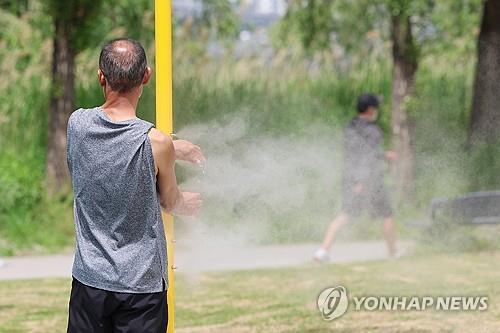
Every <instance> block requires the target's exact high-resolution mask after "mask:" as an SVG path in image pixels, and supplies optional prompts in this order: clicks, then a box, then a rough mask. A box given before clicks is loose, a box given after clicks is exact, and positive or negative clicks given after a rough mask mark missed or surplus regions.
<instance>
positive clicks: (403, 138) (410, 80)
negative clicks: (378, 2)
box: [389, 0, 418, 200]
mask: <svg viewBox="0 0 500 333" xmlns="http://www.w3.org/2000/svg"><path fill="white" fill-rule="evenodd" d="M389 11H390V15H391V18H390V20H391V28H390V29H391V40H392V61H393V69H392V113H391V127H392V135H393V142H394V145H395V150H396V154H397V163H395V168H394V179H396V180H397V182H396V190H397V191H398V193H399V194H400V195H401V196H402V197H403V198H404V199H407V200H409V199H411V197H412V194H413V183H414V182H413V180H414V179H413V178H414V175H413V150H412V140H413V134H412V124H411V119H410V118H409V117H408V113H407V112H406V111H407V110H406V105H405V104H406V101H407V100H408V98H409V97H410V96H411V95H412V93H413V90H414V86H415V83H414V82H415V73H416V71H417V65H418V50H417V47H416V45H415V41H414V37H413V31H412V24H411V20H410V19H411V13H410V7H409V4H408V2H407V1H404V0H403V1H399V0H393V1H390V2H389Z"/></svg>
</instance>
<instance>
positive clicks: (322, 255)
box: [313, 248, 330, 262]
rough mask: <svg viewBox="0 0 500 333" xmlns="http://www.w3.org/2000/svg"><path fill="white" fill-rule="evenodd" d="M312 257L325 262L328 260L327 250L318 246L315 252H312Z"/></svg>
mask: <svg viewBox="0 0 500 333" xmlns="http://www.w3.org/2000/svg"><path fill="white" fill-rule="evenodd" d="M313 259H314V260H315V261H318V262H326V261H328V260H330V258H329V257H328V252H326V250H325V249H323V248H320V249H318V250H317V251H316V252H314V255H313Z"/></svg>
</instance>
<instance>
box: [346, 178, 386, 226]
mask: <svg viewBox="0 0 500 333" xmlns="http://www.w3.org/2000/svg"><path fill="white" fill-rule="evenodd" d="M342 211H343V212H344V213H346V214H348V215H350V216H359V215H360V214H361V213H362V212H365V211H366V212H368V213H369V214H370V216H371V217H373V218H387V217H391V216H392V215H393V212H392V205H391V201H390V198H389V194H388V192H387V190H386V187H385V186H384V185H383V184H372V185H368V186H364V189H363V191H362V192H361V193H355V192H354V185H352V186H344V187H343V190H342Z"/></svg>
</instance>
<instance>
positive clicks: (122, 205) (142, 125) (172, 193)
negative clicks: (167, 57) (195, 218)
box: [67, 39, 204, 333]
mask: <svg viewBox="0 0 500 333" xmlns="http://www.w3.org/2000/svg"><path fill="white" fill-rule="evenodd" d="M151 75H152V70H151V68H150V67H148V66H147V61H146V54H145V52H144V49H143V47H142V46H141V45H140V44H139V43H138V42H136V41H133V40H129V39H117V40H113V41H111V42H109V43H108V44H106V45H105V46H104V47H103V49H102V51H101V55H100V59H99V71H98V78H99V83H100V85H101V87H102V89H103V93H104V97H105V100H106V101H105V103H104V104H103V105H102V106H99V107H95V108H92V109H79V110H77V111H75V112H73V113H72V114H71V116H70V118H69V121H68V129H67V162H68V168H69V171H70V174H71V178H72V185H73V191H74V223H75V229H76V253H75V260H74V264H73V272H72V273H73V282H72V289H71V297H70V302H69V320H68V332H86V333H88V332H142V333H143V332H151V333H159V332H165V331H166V328H167V322H168V318H167V302H166V292H165V291H166V288H167V287H168V279H167V265H168V263H167V255H166V251H167V249H166V240H165V234H164V230H163V223H162V218H161V211H162V209H164V210H165V211H167V212H170V213H174V214H180V215H194V214H195V213H196V211H197V210H198V208H199V207H200V205H201V198H200V194H199V193H190V192H181V191H180V190H179V188H178V187H177V181H176V177H175V170H174V164H175V160H176V159H183V160H187V161H189V162H193V163H202V162H203V159H204V157H203V155H202V153H201V150H200V149H199V147H197V146H195V145H193V144H191V143H189V142H187V141H183V140H176V141H175V142H173V141H172V140H171V138H170V137H169V136H168V135H166V134H164V133H162V132H160V131H159V130H157V129H156V128H155V127H154V124H152V123H150V122H147V121H145V120H142V119H140V118H137V116H136V107H137V103H138V101H139V98H140V96H141V93H142V89H143V86H144V85H145V84H147V83H148V81H149V79H150V77H151Z"/></svg>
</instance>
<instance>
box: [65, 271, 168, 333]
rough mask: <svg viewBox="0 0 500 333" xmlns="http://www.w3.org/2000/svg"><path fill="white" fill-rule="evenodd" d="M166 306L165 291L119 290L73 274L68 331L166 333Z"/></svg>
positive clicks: (76, 332) (82, 332)
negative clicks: (90, 283)
mask: <svg viewBox="0 0 500 333" xmlns="http://www.w3.org/2000/svg"><path fill="white" fill-rule="evenodd" d="M163 283H164V285H163V289H165V280H164V281H163ZM167 309H168V308H167V293H166V292H159V293H147V294H131V293H118V292H113V291H107V290H102V289H97V288H94V287H90V286H87V285H84V284H83V283H81V282H80V281H78V280H77V279H75V278H74V277H73V281H72V283H71V298H70V301H69V317H68V330H67V332H68V333H108V332H109V333H122V332H127V333H165V332H166V331H167V323H168V311H167Z"/></svg>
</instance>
